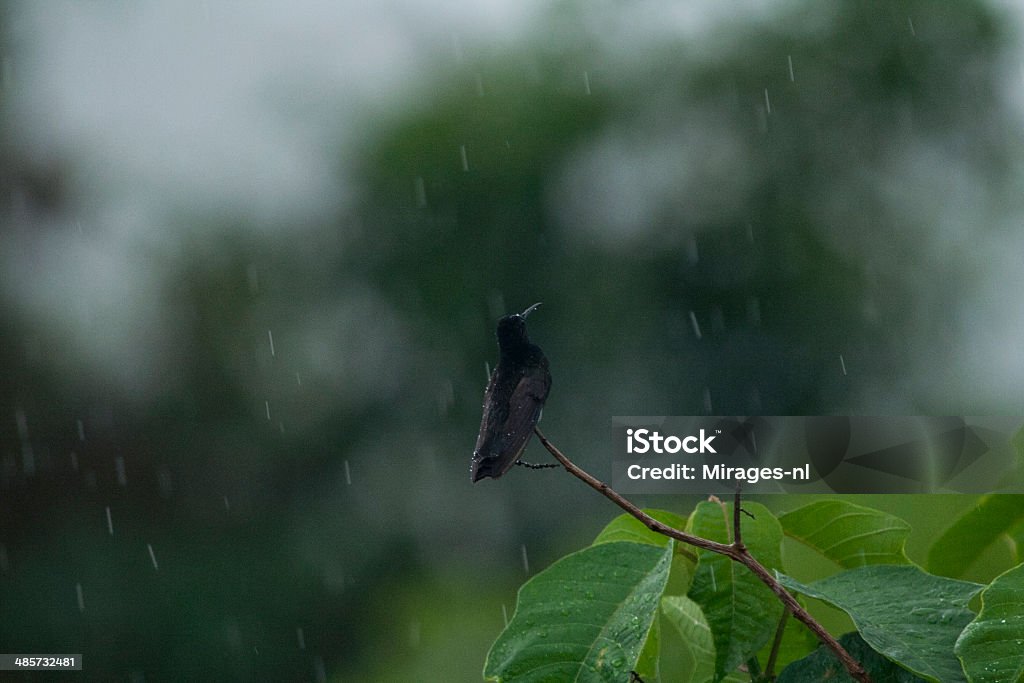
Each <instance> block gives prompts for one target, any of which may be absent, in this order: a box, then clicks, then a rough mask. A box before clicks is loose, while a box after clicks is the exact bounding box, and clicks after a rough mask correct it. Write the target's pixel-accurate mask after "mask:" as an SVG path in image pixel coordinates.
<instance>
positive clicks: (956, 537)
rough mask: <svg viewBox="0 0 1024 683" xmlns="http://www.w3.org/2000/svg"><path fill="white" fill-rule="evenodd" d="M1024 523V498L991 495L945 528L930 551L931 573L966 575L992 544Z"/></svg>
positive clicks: (929, 567)
mask: <svg viewBox="0 0 1024 683" xmlns="http://www.w3.org/2000/svg"><path fill="white" fill-rule="evenodd" d="M1022 521H1024V496H1018V495H1010V494H991V495H987V496H982V497H981V499H980V500H979V501H978V504H977V505H976V506H975V507H973V508H971V509H970V510H968V511H967V512H965V513H964V514H963V515H962V516H961V517H960V518H959V519H958V520H956V521H955V522H953V524H952V525H951V526H950V527H949V528H948V529H946V531H945V532H943V534H942V535H941V536H939V538H938V540H937V541H935V543H934V544H932V547H931V550H929V551H928V570H929V571H931V572H933V573H935V574H941V575H943V576H953V577H958V576H963V575H964V573H965V572H966V571H967V570H968V569H969V568H970V566H971V564H972V563H973V562H974V560H976V559H977V558H978V556H980V555H981V553H982V552H983V551H984V550H985V549H986V548H988V547H989V546H990V545H992V544H993V543H995V542H996V541H998V540H1000V539H1006V538H1007V537H1008V536H1007V534H1009V533H1010V531H1011V530H1013V528H1014V527H1015V526H1017V525H1018V524H1019V523H1021V522H1022Z"/></svg>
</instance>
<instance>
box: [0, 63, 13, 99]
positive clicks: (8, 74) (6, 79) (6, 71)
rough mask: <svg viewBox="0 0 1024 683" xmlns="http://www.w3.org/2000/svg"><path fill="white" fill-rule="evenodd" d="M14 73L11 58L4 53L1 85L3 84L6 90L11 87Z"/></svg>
mask: <svg viewBox="0 0 1024 683" xmlns="http://www.w3.org/2000/svg"><path fill="white" fill-rule="evenodd" d="M13 73H14V70H13V69H12V68H11V58H10V57H8V56H6V55H4V59H3V64H2V66H0V85H2V86H3V89H4V91H5V92H6V91H8V90H10V89H11V83H12V82H13V81H14V77H13V75H12V74H13Z"/></svg>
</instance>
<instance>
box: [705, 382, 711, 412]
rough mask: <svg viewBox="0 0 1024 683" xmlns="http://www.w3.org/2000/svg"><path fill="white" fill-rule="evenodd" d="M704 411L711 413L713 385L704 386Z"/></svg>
mask: <svg viewBox="0 0 1024 683" xmlns="http://www.w3.org/2000/svg"><path fill="white" fill-rule="evenodd" d="M704 412H706V413H707V414H708V415H710V414H711V387H704Z"/></svg>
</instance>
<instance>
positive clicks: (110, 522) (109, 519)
mask: <svg viewBox="0 0 1024 683" xmlns="http://www.w3.org/2000/svg"><path fill="white" fill-rule="evenodd" d="M107 531H109V532H110V535H111V536H113V535H114V518H113V516H112V515H111V514H110V506H109V505H108V506H107Z"/></svg>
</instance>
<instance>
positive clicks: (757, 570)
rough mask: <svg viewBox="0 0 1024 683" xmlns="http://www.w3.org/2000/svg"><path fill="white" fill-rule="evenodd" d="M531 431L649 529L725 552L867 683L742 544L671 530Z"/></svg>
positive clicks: (855, 664) (578, 474)
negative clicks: (766, 587)
mask: <svg viewBox="0 0 1024 683" xmlns="http://www.w3.org/2000/svg"><path fill="white" fill-rule="evenodd" d="M533 431H534V432H535V433H536V434H537V438H538V439H540V442H541V444H543V446H544V448H546V449H548V452H549V453H551V455H553V456H555V459H556V460H557V461H558V462H560V463H562V467H564V468H565V469H566V470H567V471H568V472H569V474H571V475H573V476H574V477H576V478H577V479H580V480H582V481H583V482H584V483H586V484H587V485H588V486H590V487H591V488H593V489H594V490H596V491H597V492H598V493H600V494H601V495H603V496H604V497H605V498H608V499H609V500H611V501H612V502H613V503H615V504H616V505H618V506H619V507H620V508H622V509H623V510H625V511H626V512H628V513H629V514H631V515H632V516H633V517H636V518H637V519H638V520H640V521H641V522H642V523H643V524H644V526H646V527H647V528H648V529H650V530H651V531H654V532H656V533H659V534H662V535H664V536H668V537H669V538H674V539H676V540H677V541H682V542H683V543H686V544H689V545H692V546H694V547H696V548H702V549H703V550H708V551H710V552H713V553H718V554H719V555H725V556H726V557H728V558H730V559H732V560H734V561H736V562H739V563H740V564H742V565H743V566H744V567H746V568H747V569H749V570H750V571H752V572H753V573H754V575H755V576H756V577H757V578H758V579H760V580H761V582H762V583H764V584H765V585H766V586H768V588H770V589H771V591H772V592H773V593H775V595H777V596H778V598H779V600H781V601H782V604H783V605H784V606H785V607H786V609H787V610H788V611H789V612H790V613H791V614H792V615H793V616H794V617H796V618H797V619H798V620H800V621H801V622H803V623H804V624H805V625H806V626H807V628H809V629H811V631H812V632H813V633H814V635H815V636H817V638H818V640H820V641H821V642H822V643H823V644H824V645H825V646H826V647H828V648H829V649H830V650H832V652H833V653H834V654H835V655H836V657H838V658H839V661H840V662H842V664H843V666H844V667H845V668H846V670H847V671H848V672H849V674H850V676H851V677H853V678H854V679H855V680H858V681H860V682H861V683H871V678H870V677H869V676H868V674H867V672H866V671H865V670H864V667H863V666H861V665H860V662H858V661H857V660H855V659H854V658H853V657H851V656H850V653H849V652H847V651H846V649H845V648H843V646H842V645H840V644H839V641H837V640H836V639H835V638H833V637H832V635H831V634H830V633H829V632H828V631H826V630H825V629H824V627H822V625H821V624H819V623H818V622H817V621H816V620H815V619H814V617H812V616H811V615H810V613H809V612H808V611H807V610H805V609H804V608H803V606H802V605H801V604H800V603H799V602H797V601H796V598H794V597H793V596H792V595H790V593H789V591H787V590H786V589H785V588H784V587H783V586H782V584H781V583H779V582H778V581H777V580H776V579H775V577H774V576H772V574H771V572H769V571H768V570H767V569H766V568H765V567H764V565H763V564H761V563H760V562H758V561H757V559H755V558H754V556H753V555H751V554H750V551H749V550H747V549H746V547H744V546H742V545H738V546H737V545H734V544H725V543H717V542H715V541H711V540H708V539H706V538H701V537H700V536H694V535H692V534H688V533H686V532H685V531H680V530H679V529H674V528H672V527H670V526H668V525H667V524H662V523H661V522H659V521H658V520H656V519H654V518H653V517H651V516H650V515H648V514H647V513H645V512H644V511H643V510H641V509H640V508H638V507H637V506H636V505H634V504H633V503H632V502H630V501H629V500H627V499H626V498H623V497H622V494H620V493H619V492H618V491H616V490H615V489H613V488H612V487H611V486H609V485H608V484H606V483H604V482H603V481H601V480H599V479H597V478H595V477H594V476H593V475H591V474H590V473H589V472H587V471H586V470H583V469H580V467H579V466H577V465H576V463H574V462H573V461H572V460H569V458H567V457H566V456H565V455H564V454H563V453H562V452H561V451H560V450H558V449H557V448H555V446H554V444H552V443H551V442H550V441H548V440H547V437H545V436H544V434H543V433H541V431H540V430H539V429H537V428H536V427H534V428H533ZM737 497H738V495H737ZM737 503H738V501H737ZM735 507H736V508H737V509H738V508H739V505H738V504H737V505H736V506H735ZM734 514H735V513H734Z"/></svg>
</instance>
